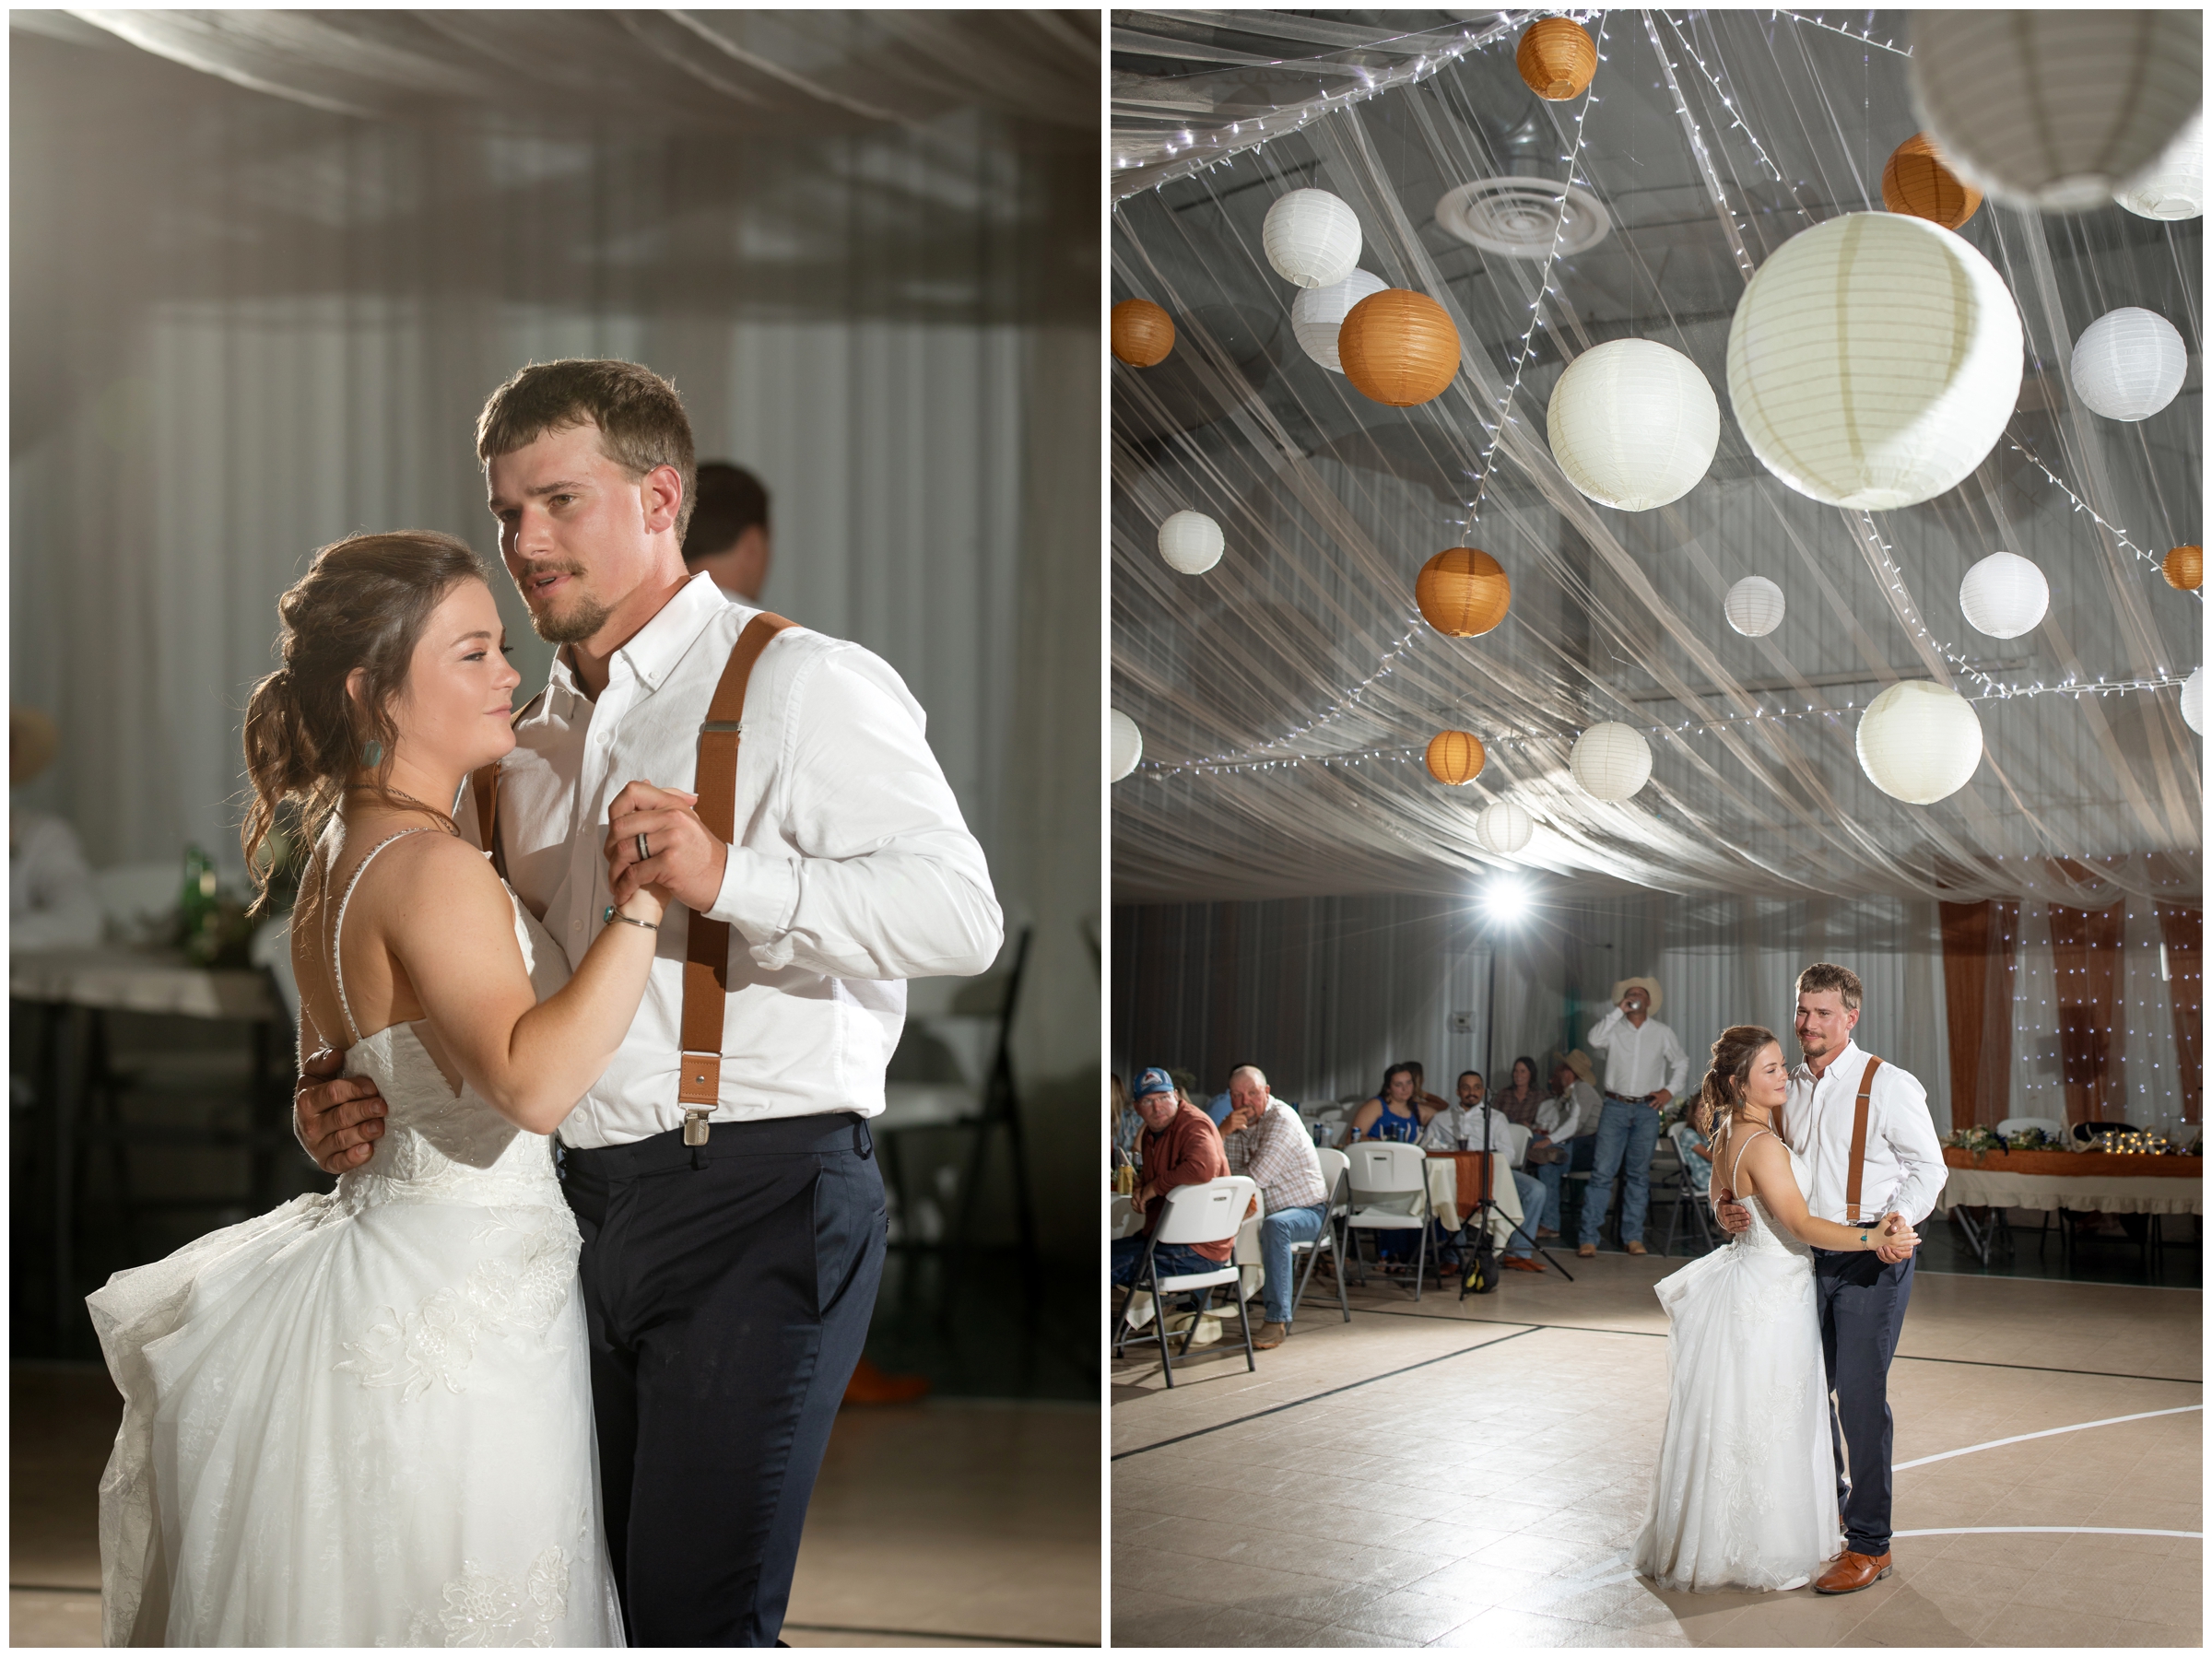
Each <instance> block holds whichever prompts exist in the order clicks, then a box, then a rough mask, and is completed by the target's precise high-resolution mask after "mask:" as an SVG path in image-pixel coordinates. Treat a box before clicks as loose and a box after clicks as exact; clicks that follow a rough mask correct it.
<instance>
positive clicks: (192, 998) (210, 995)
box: [7, 948, 275, 1018]
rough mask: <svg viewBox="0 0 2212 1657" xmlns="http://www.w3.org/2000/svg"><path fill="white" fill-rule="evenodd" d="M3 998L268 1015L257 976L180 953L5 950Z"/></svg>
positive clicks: (208, 1014)
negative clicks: (222, 968)
mask: <svg viewBox="0 0 2212 1657" xmlns="http://www.w3.org/2000/svg"><path fill="white" fill-rule="evenodd" d="M7 993H9V994H10V995H11V996H14V997H16V998H17V999H18V1000H21V1001H45V1002H64V1003H66V1004H68V1005H72V1006H80V1007H109V1008H117V1009H123V1010H126V1011H129V1012H133V1013H182V1014H183V1015H184V1016H186V1017H192V1018H266V1017H269V1016H270V1015H271V1013H272V1012H273V1011H274V1010H275V1009H274V1007H273V1006H272V1005H271V1003H270V998H269V981H268V979H267V977H266V976H265V974H263V973H259V972H243V971H230V970H225V971H220V972H217V971H210V970H208V969H206V968H205V967H195V966H194V965H193V964H192V963H191V962H190V961H188V960H186V959H185V958H184V957H183V956H182V954H168V953H159V954H157V953H154V952H150V951H147V950H138V949H117V948H99V949H25V950H16V951H11V952H10V953H9V955H8V958H7Z"/></svg>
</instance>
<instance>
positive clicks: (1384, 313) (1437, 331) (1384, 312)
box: [1336, 288, 1459, 408]
mask: <svg viewBox="0 0 2212 1657" xmlns="http://www.w3.org/2000/svg"><path fill="white" fill-rule="evenodd" d="M1336 353H1337V356H1338V357H1339V358H1341V360H1342V362H1343V364H1344V377H1345V378H1346V379H1347V380H1349V381H1350V382H1352V384H1353V385H1354V386H1356V387H1358V388H1359V394H1360V395H1362V396H1364V397H1368V398H1371V400H1373V401H1374V402H1377V403H1382V404H1386V405H1389V406H1390V407H1392V408H1412V407H1414V406H1415V405H1418V404H1422V403H1427V402H1430V400H1432V399H1433V398H1436V397H1438V396H1441V395H1442V394H1443V390H1444V388H1445V387H1446V386H1448V385H1450V384H1451V383H1452V377H1453V375H1454V374H1456V373H1458V372H1459V330H1458V329H1456V328H1454V327H1453V325H1452V318H1451V317H1450V316H1449V315H1448V314H1447V313H1446V312H1445V311H1444V308H1443V307H1442V306H1441V305H1440V304H1438V303H1437V302H1436V301H1435V300H1432V299H1430V297H1429V296H1428V295H1427V294H1425V293H1416V292H1414V291H1413V289H1411V288H1384V289H1382V292H1380V293H1371V294H1369V295H1368V296H1367V298H1365V299H1364V300H1360V301H1359V303H1358V304H1356V305H1354V306H1353V307H1352V308H1351V310H1350V311H1347V312H1346V313H1345V318H1344V325H1343V326H1342V327H1341V328H1339V329H1338V330H1337V332H1336Z"/></svg>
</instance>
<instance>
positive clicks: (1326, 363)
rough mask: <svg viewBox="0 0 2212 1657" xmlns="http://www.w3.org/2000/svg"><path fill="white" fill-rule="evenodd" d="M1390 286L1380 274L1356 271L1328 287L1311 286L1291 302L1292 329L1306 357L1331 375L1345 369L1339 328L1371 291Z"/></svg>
mask: <svg viewBox="0 0 2212 1657" xmlns="http://www.w3.org/2000/svg"><path fill="white" fill-rule="evenodd" d="M1389 286H1390V284H1389V283H1387V282H1385V281H1384V280H1383V279H1382V277H1381V276H1373V275H1371V274H1370V273H1368V272H1367V271H1363V270H1356V271H1354V272H1353V273H1352V274H1351V275H1350V276H1347V277H1345V279H1344V280H1343V281H1341V282H1335V283H1331V284H1330V285H1329V286H1328V287H1326V288H1307V289H1306V290H1305V291H1304V292H1303V293H1301V294H1300V295H1299V296H1298V298H1296V299H1295V300H1291V301H1290V332H1291V333H1293V334H1295V335H1298V343H1299V345H1300V347H1303V349H1304V351H1305V353H1306V355H1307V356H1309V357H1311V358H1312V359H1313V360H1314V361H1315V362H1318V363H1319V364H1321V366H1322V367H1323V368H1324V369H1326V370H1329V372H1330V373H1332V374H1341V373H1343V372H1344V358H1341V357H1339V356H1338V355H1337V354H1336V331H1337V330H1338V329H1339V328H1341V327H1343V326H1344V318H1345V313H1346V312H1347V311H1350V310H1351V308H1352V307H1353V306H1354V305H1357V304H1358V303H1359V301H1360V300H1364V299H1365V298H1367V296H1368V295H1369V294H1371V293H1381V292H1382V290H1383V289H1384V288H1388V287H1389Z"/></svg>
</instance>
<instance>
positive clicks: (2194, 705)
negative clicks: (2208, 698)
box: [2182, 667, 2205, 736]
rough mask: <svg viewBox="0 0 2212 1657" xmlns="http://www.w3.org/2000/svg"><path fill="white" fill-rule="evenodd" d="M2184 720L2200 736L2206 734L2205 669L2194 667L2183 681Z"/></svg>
mask: <svg viewBox="0 0 2212 1657" xmlns="http://www.w3.org/2000/svg"><path fill="white" fill-rule="evenodd" d="M2182 722H2183V723H2184V724H2186V725H2187V726H2188V727H2189V728H2190V729H2191V730H2192V731H2194V732H2195V733H2196V734H2198V735H2199V736H2202V735H2203V734H2205V670H2204V669H2203V668H2202V667H2192V668H2191V669H2190V670H2189V676H2188V677H2187V678H2185V679H2183V681H2182Z"/></svg>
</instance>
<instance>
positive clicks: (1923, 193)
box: [1882, 133, 1982, 230]
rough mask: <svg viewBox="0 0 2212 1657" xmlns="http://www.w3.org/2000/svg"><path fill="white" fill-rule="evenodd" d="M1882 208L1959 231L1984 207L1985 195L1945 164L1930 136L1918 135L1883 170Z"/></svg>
mask: <svg viewBox="0 0 2212 1657" xmlns="http://www.w3.org/2000/svg"><path fill="white" fill-rule="evenodd" d="M1882 206H1885V207H1887V208H1888V209H1889V211H1890V212H1892V213H1910V214H1911V215H1912V217H1915V218H1924V219H1926V220H1927V221H1928V222H1929V223H1930V224H1939V225H1941V226H1942V227H1943V228H1944V229H1947V230H1955V229H1958V228H1959V226H1960V225H1962V224H1964V223H1965V222H1966V221H1967V220H1968V219H1970V218H1971V217H1973V216H1974V213H1975V211H1976V209H1978V208H1979V207H1980V206H1982V192H1981V191H1979V190H1977V189H1975V188H1974V187H1973V186H1972V185H1971V184H1970V183H1967V182H1965V181H1964V180H1962V179H1961V178H1959V175H1958V174H1957V173H1955V172H1953V171H1952V170H1950V169H1949V168H1948V167H1946V166H1945V165H1944V164H1943V159H1942V158H1941V157H1940V156H1938V155H1937V154H1936V153H1935V145H1933V144H1931V143H1930V142H1929V141H1928V135H1927V134H1925V133H1914V134H1913V135H1912V136H1911V137H1910V138H1907V139H1906V140H1905V141H1904V142H1903V143H1902V144H1900V145H1899V146H1898V147H1896V148H1895V149H1893V150H1891V151H1890V152H1889V159H1888V162H1887V163H1886V164H1885V165H1884V166H1883V168H1882Z"/></svg>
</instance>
